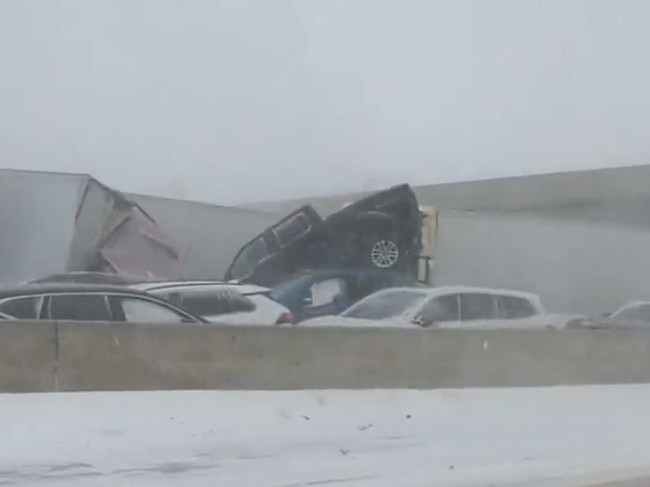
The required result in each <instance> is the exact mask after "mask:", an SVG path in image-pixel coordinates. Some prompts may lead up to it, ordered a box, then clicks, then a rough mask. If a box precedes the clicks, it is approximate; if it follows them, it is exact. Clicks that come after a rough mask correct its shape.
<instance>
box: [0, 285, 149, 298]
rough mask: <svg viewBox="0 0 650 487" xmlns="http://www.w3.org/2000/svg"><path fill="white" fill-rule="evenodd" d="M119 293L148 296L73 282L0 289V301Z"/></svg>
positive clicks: (125, 290)
mask: <svg viewBox="0 0 650 487" xmlns="http://www.w3.org/2000/svg"><path fill="white" fill-rule="evenodd" d="M87 292H94V293H119V294H132V295H134V296H149V295H148V294H147V293H144V292H142V291H139V290H137V289H132V288H129V287H126V286H116V285H110V284H80V283H73V282H47V283H33V284H20V285H15V286H5V287H0V299H2V298H9V297H15V296H31V295H38V294H60V293H87Z"/></svg>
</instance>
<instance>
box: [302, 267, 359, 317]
mask: <svg viewBox="0 0 650 487" xmlns="http://www.w3.org/2000/svg"><path fill="white" fill-rule="evenodd" d="M348 288H349V285H348V282H347V280H346V279H345V278H343V277H328V278H324V279H319V280H316V281H313V282H311V283H310V285H309V286H308V287H307V288H306V289H305V292H304V294H303V306H302V308H301V309H300V311H299V312H298V313H297V316H296V320H297V321H302V320H306V319H309V318H315V317H317V316H328V315H337V314H339V313H341V312H343V311H344V310H346V309H347V308H348V306H347V305H348V302H349V300H348Z"/></svg>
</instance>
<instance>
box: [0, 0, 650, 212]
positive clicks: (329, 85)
mask: <svg viewBox="0 0 650 487" xmlns="http://www.w3.org/2000/svg"><path fill="white" fill-rule="evenodd" d="M649 18H650V2H648V1H645V0H637V1H632V0H627V1H626V0H611V1H598V0H538V1H535V0H512V1H507V0H490V1H488V0H475V1H470V0H445V1H435V0H391V1H389V0H302V1H299V0H295V1H291V0H257V1H252V0H230V1H225V0H1V1H0V61H1V62H2V65H1V71H0V166H4V167H13V168H24V169H40V170H52V171H70V172H84V173H90V174H92V175H94V176H95V177H97V178H98V179H100V180H101V181H103V182H105V183H106V184H109V185H112V186H114V187H116V188H117V189H122V190H125V191H134V192H142V193H149V194H157V195H162V196H170V197H182V198H187V199H195V200H201V201H209V202H214V203H238V202H244V201H255V200H266V199H285V198H291V197H298V196H306V195H310V194H322V193H332V192H343V191H354V190H360V189H370V188H376V187H380V186H382V185H388V184H393V183H398V182H403V181H407V182H410V183H414V184H425V183H436V182H445V181H455V180H464V179H474V178H485V177H496V176H503V175H518V174H525V173H536V172H549V171H556V170H566V169H579V168H591V167H602V166H617V165H628V164H640V163H647V162H650V136H649V134H650V95H649V90H650V67H649V66H650V64H649V63H648V61H649V54H648V53H649V52H650V51H649V48H648V46H649V45H650V30H648V28H647V24H648V19H649Z"/></svg>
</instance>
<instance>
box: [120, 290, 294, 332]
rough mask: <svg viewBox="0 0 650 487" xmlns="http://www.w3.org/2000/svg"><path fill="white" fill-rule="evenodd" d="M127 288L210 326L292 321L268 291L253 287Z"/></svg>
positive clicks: (269, 323) (277, 323) (271, 323)
mask: <svg viewBox="0 0 650 487" xmlns="http://www.w3.org/2000/svg"><path fill="white" fill-rule="evenodd" d="M129 287H131V288H135V289H138V290H140V291H144V292H147V293H149V294H153V295H155V296H158V297H160V298H163V299H166V300H167V301H170V302H171V303H173V304H175V305H176V306H178V307H180V308H182V309H185V310H187V311H189V312H190V313H193V314H195V315H197V316H201V317H202V318H204V319H205V320H207V321H209V322H212V323H224V324H249V325H281V324H290V323H292V322H293V316H292V314H291V311H289V309H288V308H286V307H284V306H283V305H281V304H280V303H277V302H275V301H274V300H273V299H271V298H270V297H269V294H270V293H271V290H270V289H269V288H266V287H261V286H256V285H253V284H237V283H232V282H221V281H178V282H149V283H140V284H132V285H131V286H129ZM190 310H191V311H190Z"/></svg>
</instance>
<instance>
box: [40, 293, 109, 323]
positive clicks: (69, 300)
mask: <svg viewBox="0 0 650 487" xmlns="http://www.w3.org/2000/svg"><path fill="white" fill-rule="evenodd" d="M49 318H50V319H52V320H69V321H112V315H111V310H110V308H109V306H108V300H107V298H106V296H104V295H101V294H56V295H53V296H50V306H49Z"/></svg>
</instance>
